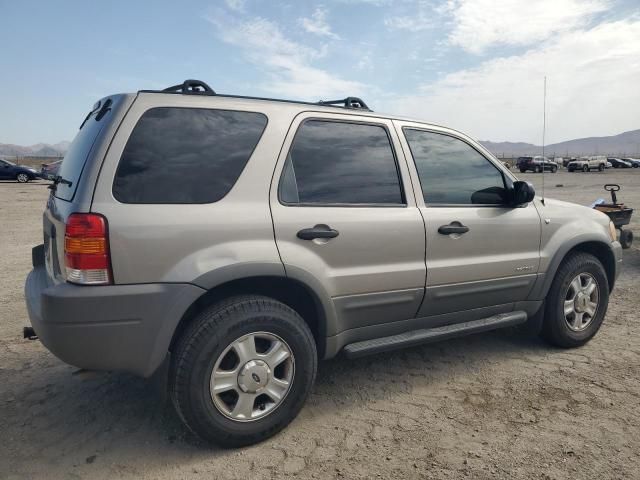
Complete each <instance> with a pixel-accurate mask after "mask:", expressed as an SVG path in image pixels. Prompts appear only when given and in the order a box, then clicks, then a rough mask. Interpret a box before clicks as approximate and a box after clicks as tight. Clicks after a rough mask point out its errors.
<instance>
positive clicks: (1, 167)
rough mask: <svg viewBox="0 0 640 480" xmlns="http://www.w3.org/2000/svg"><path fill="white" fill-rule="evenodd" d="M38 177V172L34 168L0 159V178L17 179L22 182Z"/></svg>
mask: <svg viewBox="0 0 640 480" xmlns="http://www.w3.org/2000/svg"><path fill="white" fill-rule="evenodd" d="M36 178H38V172H37V171H36V170H34V169H33V168H29V167H25V166H23V165H16V164H15V163H13V162H10V161H9V160H3V159H0V180H17V181H18V182H20V183H27V182H28V181H30V180H35V179H36Z"/></svg>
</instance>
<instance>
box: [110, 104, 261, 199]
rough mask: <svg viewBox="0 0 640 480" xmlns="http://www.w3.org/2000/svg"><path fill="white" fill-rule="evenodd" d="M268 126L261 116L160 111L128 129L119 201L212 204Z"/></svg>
mask: <svg viewBox="0 0 640 480" xmlns="http://www.w3.org/2000/svg"><path fill="white" fill-rule="evenodd" d="M266 125H267V117H266V116H265V115H263V114H261V113H254V112H240V111H231V110H212V109H200V108H179V107H160V108H153V109H151V110H148V111H147V112H145V113H144V115H143V116H142V117H141V118H140V120H139V121H138V123H137V125H136V126H135V128H134V129H133V132H132V133H131V136H130V137H129V140H128V141H127V144H126V146H125V149H124V152H123V154H122V158H121V159H120V163H119V165H118V169H117V171H116V175H115V179H114V184H113V195H114V197H115V198H116V199H117V200H118V201H120V202H122V203H145V204H157V203H164V204H175V203H212V202H217V201H218V200H220V199H221V198H223V197H224V196H225V195H226V194H227V193H228V192H229V191H230V190H231V188H232V187H233V185H234V184H235V183H236V181H237V180H238V177H239V176H240V174H241V173H242V170H243V169H244V167H245V165H246V164H247V161H248V160H249V158H250V157H251V154H252V153H253V150H254V149H255V147H256V145H257V144H258V142H259V140H260V137H261V136H262V133H263V132H264V129H265V127H266Z"/></svg>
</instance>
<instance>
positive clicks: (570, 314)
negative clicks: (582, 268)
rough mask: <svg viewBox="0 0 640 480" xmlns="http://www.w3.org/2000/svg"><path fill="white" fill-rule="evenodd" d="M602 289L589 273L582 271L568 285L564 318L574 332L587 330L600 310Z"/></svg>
mask: <svg viewBox="0 0 640 480" xmlns="http://www.w3.org/2000/svg"><path fill="white" fill-rule="evenodd" d="M599 298H600V289H599V287H598V283H597V282H596V279H595V278H594V277H593V276H592V275H591V274H589V273H580V274H578V275H576V277H575V278H574V279H573V280H572V281H571V283H570V284H569V286H568V287H567V292H566V294H565V297H564V318H565V321H566V322H567V326H568V327H569V329H570V330H572V331H574V332H581V331H583V330H585V329H586V328H587V327H588V326H589V325H590V324H591V322H592V321H593V318H594V317H595V316H596V312H597V311H598V300H599Z"/></svg>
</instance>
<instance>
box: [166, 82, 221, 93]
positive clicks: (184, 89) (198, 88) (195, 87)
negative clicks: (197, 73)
mask: <svg viewBox="0 0 640 480" xmlns="http://www.w3.org/2000/svg"><path fill="white" fill-rule="evenodd" d="M162 91H163V92H172V93H188V94H195V95H215V94H216V92H214V90H213V88H211V87H210V86H209V85H207V84H206V83H204V82H203V81H201V80H185V81H184V82H182V83H179V84H178V85H174V86H172V87H167V88H165V89H164V90H162Z"/></svg>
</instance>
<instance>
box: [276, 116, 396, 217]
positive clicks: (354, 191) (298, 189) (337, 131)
mask: <svg viewBox="0 0 640 480" xmlns="http://www.w3.org/2000/svg"><path fill="white" fill-rule="evenodd" d="M280 200H281V201H282V202H283V203H285V204H307V205H310V204H319V205H335V204H338V205H341V204H346V205H352V204H367V205H370V204H380V205H389V204H391V205H402V204H404V195H403V191H402V187H401V183H400V177H399V174H398V168H397V164H396V159H395V155H394V152H393V148H392V147H391V142H390V139H389V136H388V134H387V130H386V129H385V128H384V127H383V126H381V125H371V124H361V123H351V122H339V121H327V120H308V121H306V122H304V123H303V124H302V126H301V127H300V128H299V130H298V132H297V133H296V136H295V139H294V141H293V145H292V146H291V150H290V151H289V155H288V156H287V161H286V164H285V168H284V171H283V176H282V179H281V182H280Z"/></svg>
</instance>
